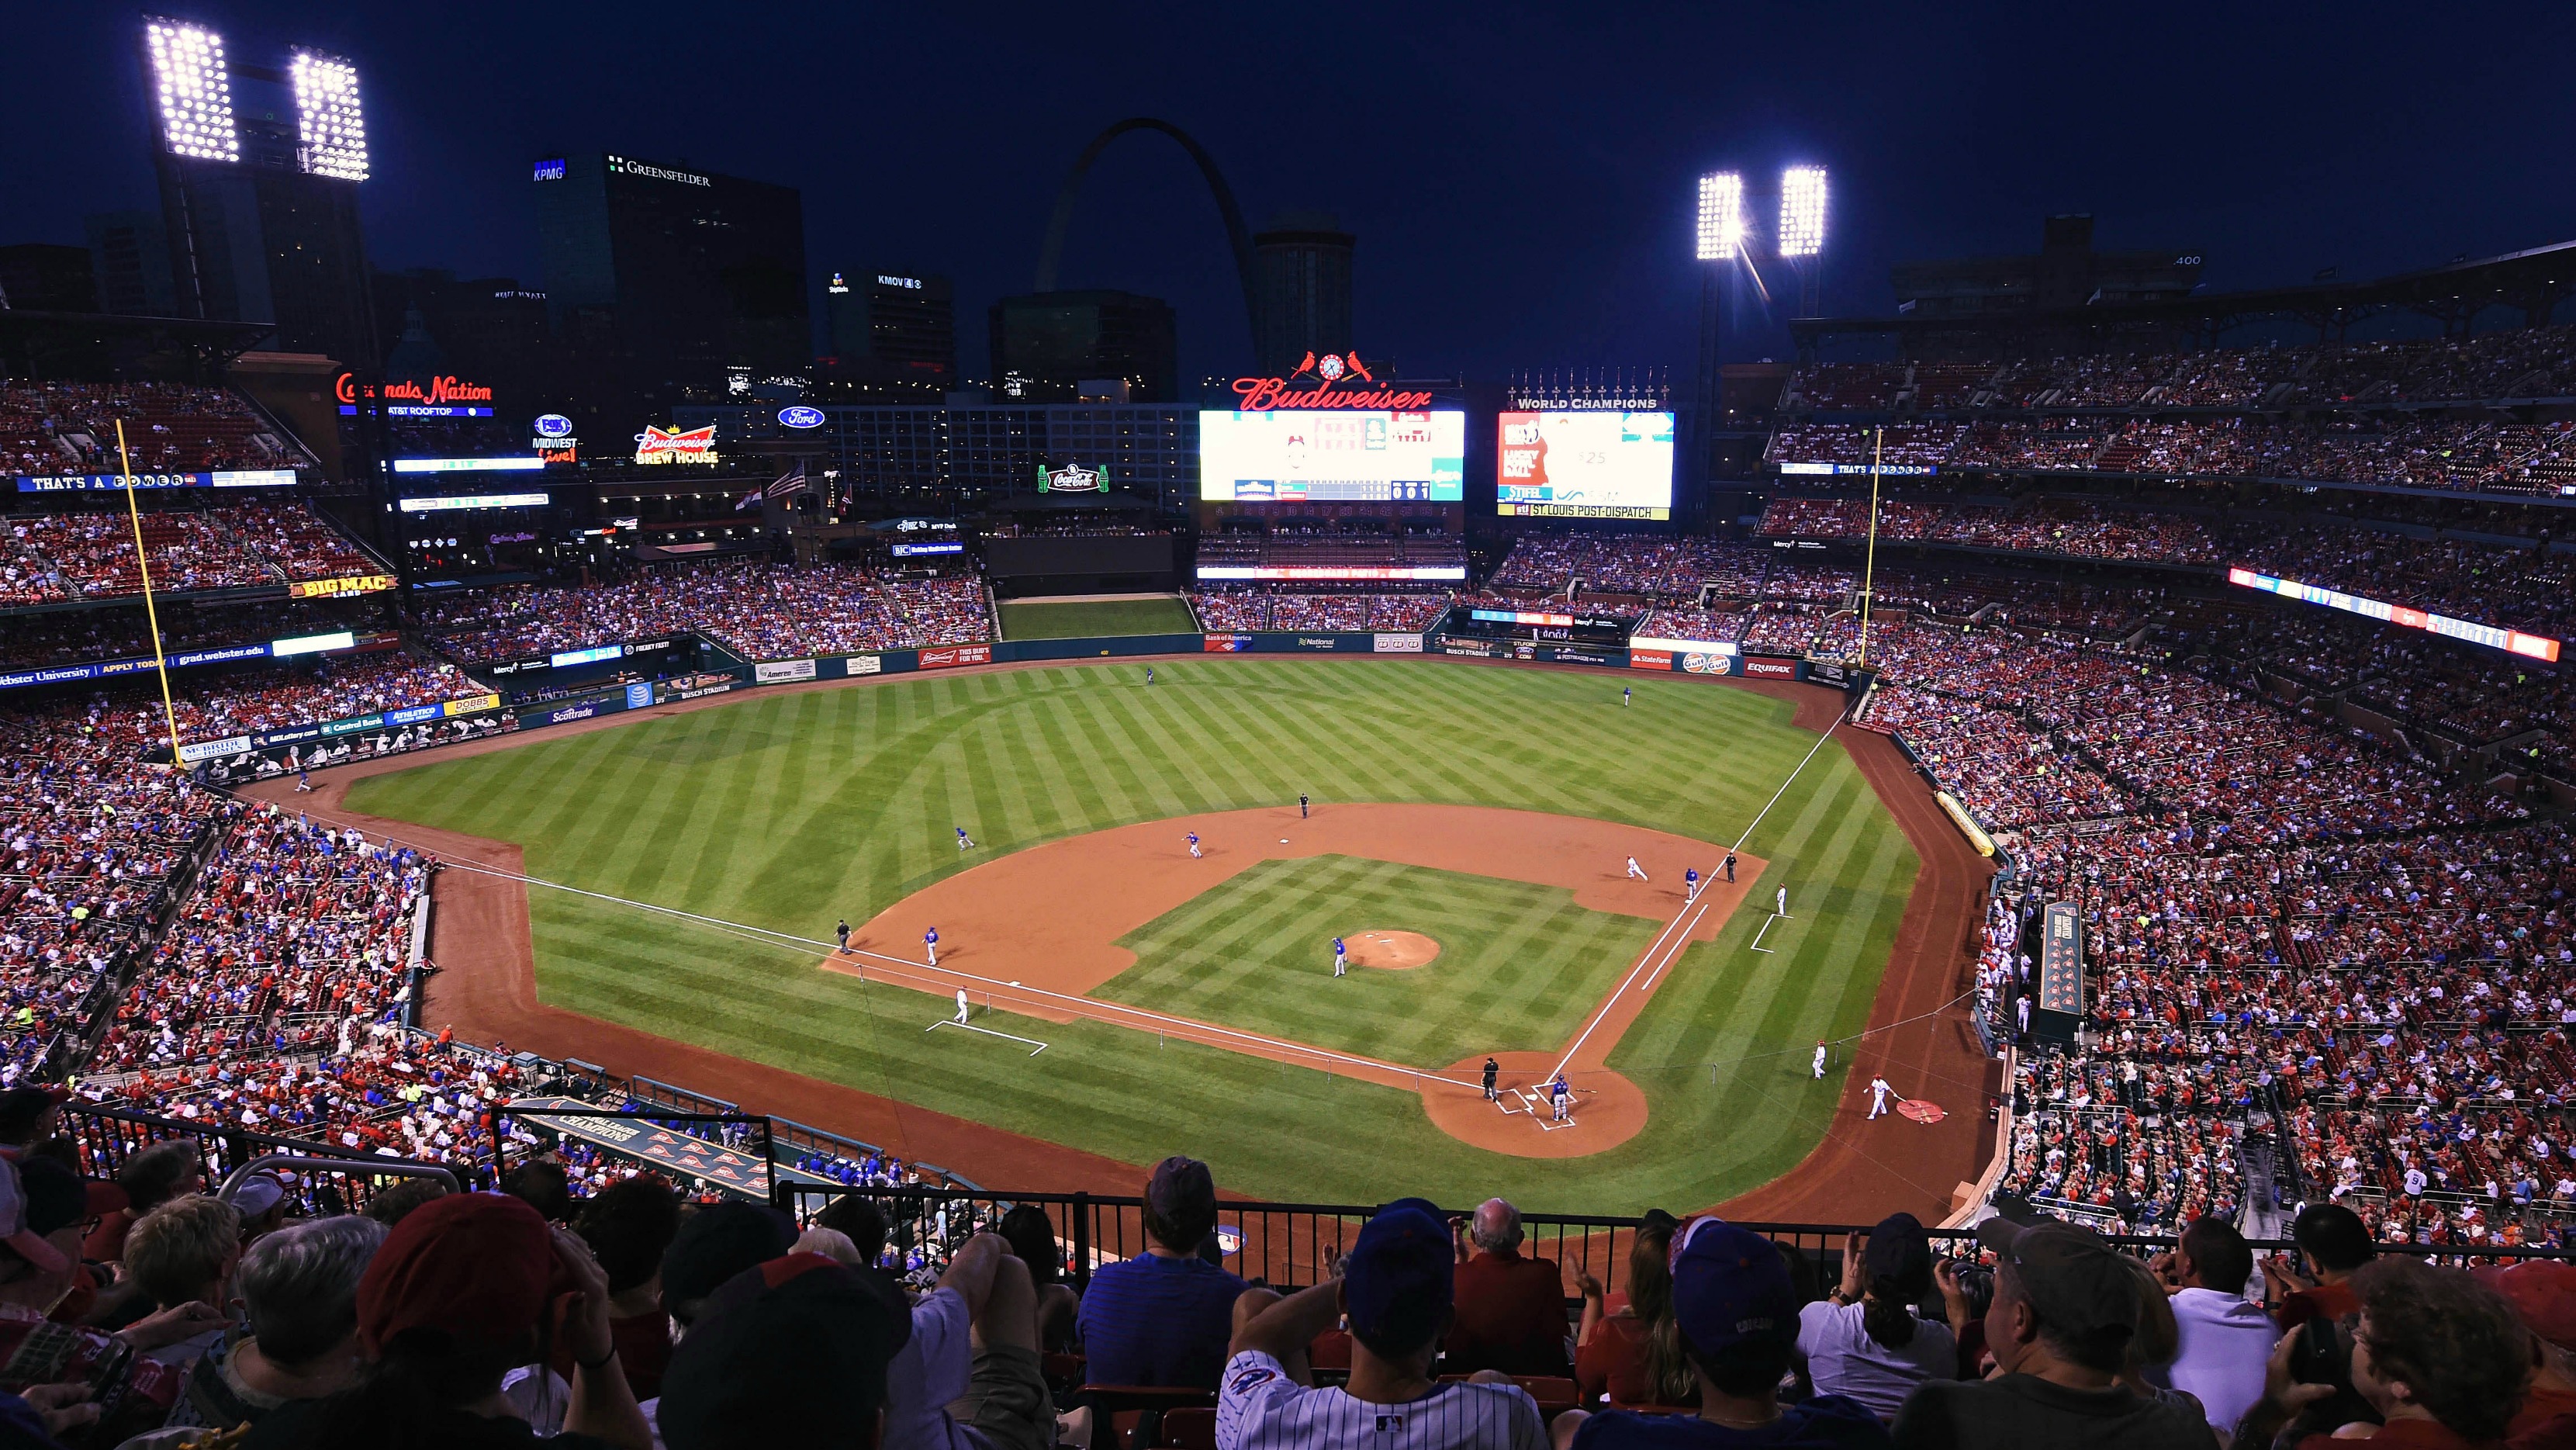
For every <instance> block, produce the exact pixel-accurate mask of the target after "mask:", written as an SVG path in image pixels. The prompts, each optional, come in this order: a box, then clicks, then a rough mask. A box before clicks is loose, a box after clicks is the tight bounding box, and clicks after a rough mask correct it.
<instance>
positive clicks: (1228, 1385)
mask: <svg viewBox="0 0 2576 1450" xmlns="http://www.w3.org/2000/svg"><path fill="white" fill-rule="evenodd" d="M1455 1260H1456V1252H1455V1250H1454V1249H1453V1248H1452V1247H1451V1244H1450V1238H1449V1229H1448V1226H1447V1225H1446V1224H1444V1223H1442V1222H1441V1219H1440V1214H1439V1211H1438V1210H1437V1209H1435V1208H1433V1207H1432V1206H1431V1205H1430V1204H1428V1203H1425V1202H1423V1201H1422V1200H1421V1199H1418V1198H1406V1199H1398V1200H1397V1201H1396V1202H1394V1203H1390V1204H1388V1205H1387V1206H1386V1207H1384V1208H1381V1209H1379V1210H1378V1211H1377V1213H1376V1214H1375V1215H1373V1216H1372V1217H1371V1218H1370V1219H1369V1221H1368V1222H1367V1223H1366V1224H1365V1225H1363V1226H1362V1227H1361V1229H1360V1232H1359V1238H1358V1240H1357V1241H1356V1242H1354V1243H1353V1244H1352V1246H1351V1251H1350V1253H1349V1254H1347V1255H1345V1256H1344V1257H1343V1259H1342V1261H1341V1265H1340V1268H1341V1273H1340V1275H1339V1277H1337V1278H1333V1279H1328V1280H1326V1281H1325V1282H1323V1283H1321V1284H1317V1285H1315V1286H1314V1287H1313V1288H1310V1289H1303V1290H1300V1291H1298V1292H1297V1293H1295V1294H1291V1295H1289V1296H1288V1297H1286V1298H1284V1299H1283V1298H1281V1297H1279V1296H1278V1295H1277V1294H1274V1293H1272V1292H1271V1291H1269V1290H1267V1289H1254V1290H1251V1291H1249V1292H1247V1293H1246V1294H1244V1296H1243V1297H1242V1299H1241V1300H1240V1301H1239V1302H1238V1303H1237V1304H1236V1306H1235V1321H1236V1324H1237V1326H1238V1327H1237V1328H1236V1330H1235V1333H1234V1343H1233V1347H1232V1356H1233V1357H1232V1358H1230V1359H1228V1360H1227V1361H1226V1366H1225V1375H1224V1378H1223V1379H1222V1380H1221V1381H1220V1382H1219V1383H1218V1386H1217V1410H1216V1443H1217V1447H1218V1450H1273V1447H1280V1450H1287V1447H1295V1450H1543V1447H1545V1446H1546V1445H1547V1444H1548V1438H1547V1431H1546V1429H1545V1427H1543V1426H1542V1425H1541V1424H1540V1423H1539V1418H1538V1403H1537V1402H1536V1401H1534V1400H1532V1399H1531V1398H1530V1397H1529V1395H1528V1394H1527V1393H1526V1392H1524V1391H1523V1390H1522V1389H1521V1388H1520V1387H1519V1386H1517V1385H1514V1384H1512V1383H1510V1382H1509V1381H1508V1380H1506V1379H1504V1378H1503V1377H1502V1376H1501V1375H1499V1374H1495V1373H1493V1372H1491V1371H1486V1372H1482V1373H1480V1374H1479V1375H1477V1376H1476V1377H1475V1379H1473V1380H1468V1381H1451V1382H1448V1383H1442V1382H1440V1381H1439V1380H1437V1379H1435V1378H1434V1377H1433V1369H1432V1366H1433V1363H1434V1362H1435V1361H1436V1360H1437V1358H1438V1357H1439V1352H1440V1337H1441V1335H1442V1334H1443V1333H1445V1332H1446V1331H1447V1330H1448V1328H1449V1323H1450V1319H1451V1317H1452V1314H1451V1309H1452V1294H1453V1286H1452V1283H1451V1270H1452V1267H1453V1265H1454V1263H1455ZM1345 1316H1347V1318H1348V1321H1349V1324H1350V1332H1351V1377H1350V1382H1349V1383H1348V1384H1346V1385H1343V1386H1340V1387H1334V1388H1324V1389H1318V1388H1316V1387H1315V1386H1314V1384H1313V1377H1312V1375H1311V1374H1310V1373H1309V1371H1308V1369H1307V1365H1306V1346H1307V1344H1308V1343H1310V1342H1311V1341H1312V1340H1313V1339H1314V1338H1315V1337H1316V1336H1317V1335H1319V1334H1322V1333H1323V1332H1324V1331H1326V1330H1328V1329H1330V1328H1332V1327H1333V1323H1334V1321H1335V1320H1336V1319H1341V1318H1344V1317H1345Z"/></svg>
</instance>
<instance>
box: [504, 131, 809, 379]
mask: <svg viewBox="0 0 2576 1450" xmlns="http://www.w3.org/2000/svg"><path fill="white" fill-rule="evenodd" d="M534 176H535V185H536V189H537V238H538V243H539V245H540V247H541V248H542V250H543V253H544V257H545V266H546V286H545V291H546V307H547V310H548V312H549V314H550V315H551V316H552V317H553V318H554V320H555V322H556V325H557V326H558V327H560V328H563V329H565V330H566V331H567V332H568V333H570V334H573V335H575V336H576V337H579V338H582V339H586V340H587V342H588V344H589V346H590V348H591V349H594V350H595V349H598V348H601V347H604V348H605V349H606V350H607V352H608V354H609V358H608V359H607V360H608V361H610V362H612V363H613V365H614V370H615V371H616V372H619V373H622V374H625V375H627V378H628V380H629V381H630V382H632V383H634V384H638V385H641V386H642V387H644V388H645V389H647V390H649V391H653V392H661V391H663V390H666V389H671V388H714V387H717V386H719V385H720V384H721V382H722V378H723V372H724V369H725V368H727V367H740V368H749V369H751V370H752V371H754V372H755V373H790V372H797V371H801V370H802V369H803V368H804V367H805V366H806V365H807V364H809V363H810V362H811V361H812V360H813V332H812V322H811V320H810V318H811V314H810V312H809V311H808V309H807V307H806V302H805V207H804V201H803V198H802V197H801V196H800V195H799V194H798V192H797V191H796V189H795V188H794V187H788V186H773V185H771V184H769V183H768V182H763V181H746V180H744V179H742V178H740V177H735V176H725V175H721V174H719V173H716V172H712V171H700V170H697V169H696V168H694V167H690V166H686V165H667V164H664V163H660V162H653V161H644V160H640V159H637V158H635V157H631V156H622V155H618V154H615V153H610V152H584V153H581V154H579V155H573V156H565V157H560V158H549V159H547V160H543V161H539V162H538V163H536V166H535V171H534Z"/></svg>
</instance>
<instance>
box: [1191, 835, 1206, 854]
mask: <svg viewBox="0 0 2576 1450" xmlns="http://www.w3.org/2000/svg"><path fill="white" fill-rule="evenodd" d="M1190 859H1191V860H1193V861H1197V860H1202V859H1204V858H1203V857H1201V856H1200V855H1199V833H1198V832H1196V831H1192V832H1190Z"/></svg>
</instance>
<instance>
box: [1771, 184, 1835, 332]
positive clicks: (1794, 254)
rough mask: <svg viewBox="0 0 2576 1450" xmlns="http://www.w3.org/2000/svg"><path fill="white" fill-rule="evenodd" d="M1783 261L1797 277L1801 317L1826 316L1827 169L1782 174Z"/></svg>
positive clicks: (1780, 243)
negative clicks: (1824, 257)
mask: <svg viewBox="0 0 2576 1450" xmlns="http://www.w3.org/2000/svg"><path fill="white" fill-rule="evenodd" d="M1777 250H1778V252H1779V254H1780V259H1781V260H1782V261H1785V262H1787V263H1788V264H1789V266H1790V268H1791V270H1793V271H1795V272H1796V273H1797V274H1798V315H1799V316H1800V317H1821V316H1823V315H1824V299H1825V277H1824V267H1823V264H1822V256H1823V253H1824V250H1825V168H1823V167H1821V166H1792V167H1790V168H1789V169H1787V170H1786V171H1783V172H1781V173H1780V233H1779V238H1778V245H1777Z"/></svg>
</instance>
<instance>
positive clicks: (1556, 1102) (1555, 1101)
mask: <svg viewBox="0 0 2576 1450" xmlns="http://www.w3.org/2000/svg"><path fill="white" fill-rule="evenodd" d="M1547 1101H1548V1105H1549V1106H1550V1107H1551V1108H1553V1109H1555V1111H1556V1120H1557V1121H1558V1122H1560V1123H1562V1122H1564V1121H1565V1115H1566V1114H1568V1113H1571V1112H1573V1111H1574V1089H1572V1088H1570V1087H1568V1086H1566V1083H1565V1070H1564V1069H1562V1068H1559V1069H1558V1070H1557V1074H1556V1079H1555V1081H1553V1082H1550V1083H1549V1084H1548V1085H1547Z"/></svg>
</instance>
